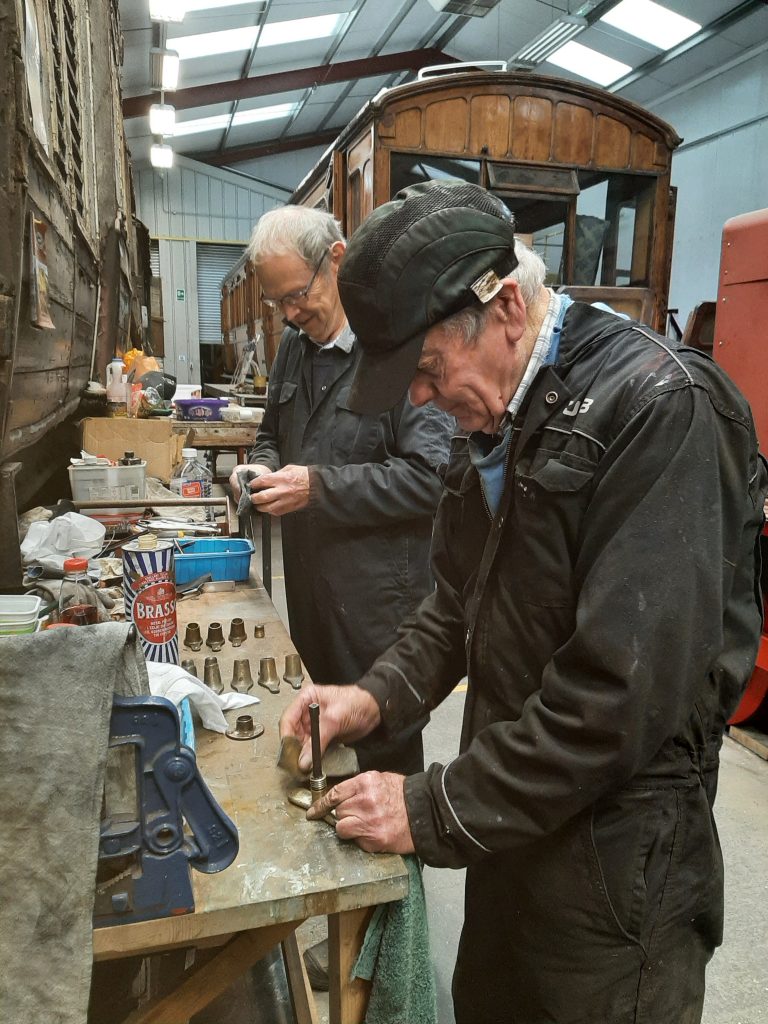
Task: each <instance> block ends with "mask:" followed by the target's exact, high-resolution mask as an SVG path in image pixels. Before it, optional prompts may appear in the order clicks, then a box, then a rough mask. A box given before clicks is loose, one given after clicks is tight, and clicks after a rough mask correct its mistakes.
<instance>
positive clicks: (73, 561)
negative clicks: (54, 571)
mask: <svg viewBox="0 0 768 1024" xmlns="http://www.w3.org/2000/svg"><path fill="white" fill-rule="evenodd" d="M87 569H88V559H87V558H65V559H64V572H86V571H87Z"/></svg>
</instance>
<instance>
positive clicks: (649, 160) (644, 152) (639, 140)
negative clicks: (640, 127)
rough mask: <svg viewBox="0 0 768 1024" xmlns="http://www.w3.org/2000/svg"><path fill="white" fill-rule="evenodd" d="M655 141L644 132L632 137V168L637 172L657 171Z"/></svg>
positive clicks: (636, 133)
mask: <svg viewBox="0 0 768 1024" xmlns="http://www.w3.org/2000/svg"><path fill="white" fill-rule="evenodd" d="M655 151H656V147H655V145H654V142H653V139H651V138H649V137H648V136H647V135H644V134H643V133H642V132H635V134H634V135H633V136H632V167H633V168H634V169H635V170H637V171H653V170H655V169H656V163H655V159H654V158H655Z"/></svg>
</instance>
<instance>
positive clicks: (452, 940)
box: [255, 525, 768, 1024]
mask: <svg viewBox="0 0 768 1024" xmlns="http://www.w3.org/2000/svg"><path fill="white" fill-rule="evenodd" d="M272 546H273V581H274V582H273V601H274V603H275V606H276V608H277V610H278V612H279V613H280V615H281V616H282V618H283V620H284V621H285V623H286V626H287V615H286V608H285V584H284V580H283V570H282V557H281V554H280V537H279V525H278V528H277V529H276V530H275V531H274V535H273V545H272ZM255 557H256V559H257V562H256V564H257V565H258V566H260V565H261V561H260V552H259V551H258V550H257V553H256V556H255ZM463 706H464V693H463V692H455V693H453V694H451V696H450V697H449V698H448V700H446V701H445V702H444V703H443V704H442V705H441V706H440V707H439V708H438V709H437V711H436V712H435V713H434V714H433V716H432V720H431V722H430V724H429V725H428V727H427V729H426V730H425V733H424V742H425V756H426V761H427V764H429V763H431V762H432V761H439V762H441V763H445V761H446V760H449V759H450V758H451V757H452V756H454V754H455V752H456V750H457V747H458V737H459V730H460V726H461V716H462V711H463ZM716 815H717V822H718V828H719V831H720V839H721V843H722V847H723V855H724V858H725V867H726V920H725V940H724V943H723V946H722V948H721V949H720V950H719V951H718V952H717V953H716V954H715V957H714V959H713V961H712V963H711V965H710V967H709V970H708V979H707V997H706V1002H705V1007H704V1017H703V1024H768V762H766V761H763V760H761V759H760V758H759V757H757V756H756V755H755V754H753V753H751V752H750V751H747V750H745V749H744V748H743V747H741V746H740V745H738V744H737V743H735V742H733V741H732V740H730V739H726V741H725V744H724V747H723V754H722V770H721V773H720V789H719V795H718V798H717V805H716ZM424 882H425V888H426V893H427V906H428V912H429V927H430V939H431V945H432V959H433V965H434V970H435V977H436V980H437V991H438V1010H439V1022H440V1024H454V1017H453V1010H452V1003H451V974H452V971H453V964H454V960H455V956H456V948H457V945H458V940H459V932H460V930H461V920H462V903H463V898H464V872H463V871H448V870H439V869H435V868H429V867H427V868H425V871H424ZM321 935H322V929H321V925H320V922H314V921H313V922H308V923H307V925H305V926H304V928H303V930H302V931H301V932H300V937H301V940H302V942H304V943H305V944H307V945H309V944H311V943H312V942H314V941H317V940H318V939H319V938H320V937H321ZM318 1004H319V1010H320V1017H321V1020H320V1024H327V1020H328V1017H327V997H323V996H322V995H320V998H319V999H318ZM595 1024H599V1022H597V1021H596V1022H595ZM669 1024H674V1022H671V1021H670V1022H669Z"/></svg>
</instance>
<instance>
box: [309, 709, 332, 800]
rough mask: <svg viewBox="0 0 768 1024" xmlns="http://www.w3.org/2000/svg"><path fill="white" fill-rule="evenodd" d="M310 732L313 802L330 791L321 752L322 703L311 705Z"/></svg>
mask: <svg viewBox="0 0 768 1024" xmlns="http://www.w3.org/2000/svg"><path fill="white" fill-rule="evenodd" d="M309 732H310V736H311V739H312V774H311V775H310V777H309V790H310V792H311V794H312V803H315V801H316V800H319V799H320V797H321V796H324V795H325V793H326V792H327V791H328V782H327V780H326V778H325V775H323V762H322V757H321V754H320V705H319V704H310V705H309Z"/></svg>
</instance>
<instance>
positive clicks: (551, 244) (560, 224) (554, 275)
mask: <svg viewBox="0 0 768 1024" xmlns="http://www.w3.org/2000/svg"><path fill="white" fill-rule="evenodd" d="M493 194H494V195H495V196H496V198H497V199H500V200H501V201H502V202H503V203H504V205H505V206H506V207H507V208H508V209H509V210H510V211H511V212H512V214H513V215H514V218H515V234H516V235H518V236H520V237H521V238H522V240H523V241H524V242H525V244H526V245H529V246H530V247H531V248H532V249H534V250H535V251H536V252H537V253H538V254H539V255H540V256H541V257H542V259H543V260H544V262H545V264H546V266H547V276H546V278H545V284H547V285H559V284H563V283H564V275H563V266H564V250H565V236H566V226H567V224H568V207H569V205H570V202H572V200H569V199H566V198H564V197H562V196H556V197H555V196H547V195H537V194H536V193H534V192H513V191H511V190H507V189H503V190H502V189H499V190H494V193H493Z"/></svg>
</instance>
